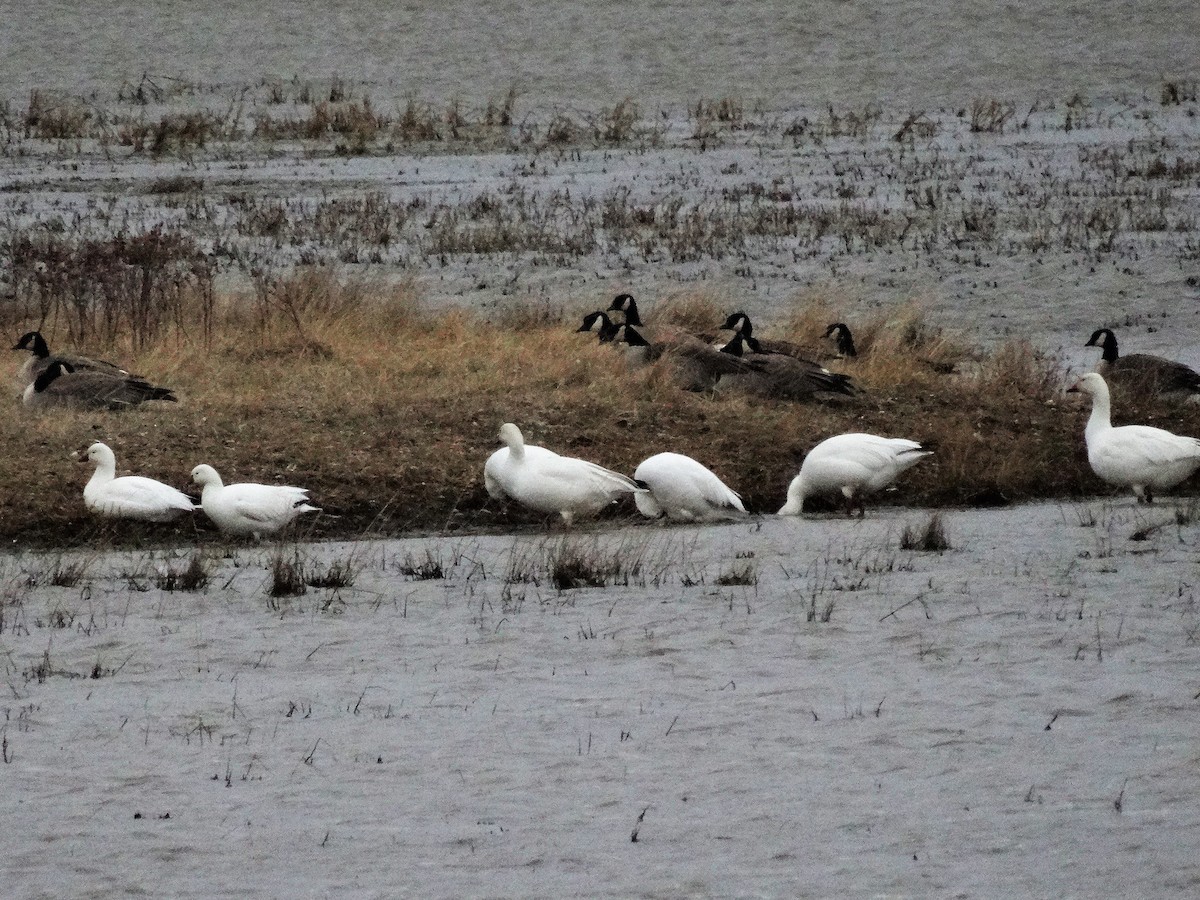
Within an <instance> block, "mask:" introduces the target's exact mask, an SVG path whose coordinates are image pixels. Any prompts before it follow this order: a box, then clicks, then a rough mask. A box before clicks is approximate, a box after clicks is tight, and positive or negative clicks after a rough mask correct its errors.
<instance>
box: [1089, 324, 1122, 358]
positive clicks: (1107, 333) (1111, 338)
mask: <svg viewBox="0 0 1200 900" xmlns="http://www.w3.org/2000/svg"><path fill="white" fill-rule="evenodd" d="M1083 346H1085V347H1099V348H1100V350H1101V353H1100V358H1101V359H1102V360H1104V361H1105V362H1106V363H1115V362H1116V361H1117V357H1118V354H1117V336H1116V335H1115V334H1113V333H1112V330H1111V329H1108V328H1097V329H1096V330H1095V331H1093V332H1092V336H1091V337H1090V338H1088V342H1087V343H1086V344H1084V345H1083Z"/></svg>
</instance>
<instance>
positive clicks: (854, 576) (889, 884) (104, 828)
mask: <svg viewBox="0 0 1200 900" xmlns="http://www.w3.org/2000/svg"><path fill="white" fill-rule="evenodd" d="M927 519H928V516H927V514H926V513H924V512H920V511H912V510H908V511H905V510H897V509H886V508H885V509H879V508H876V509H872V511H871V515H870V517H869V518H867V519H866V520H865V521H857V520H846V519H842V518H821V517H816V518H804V519H792V518H789V519H780V518H777V517H766V518H764V519H762V520H756V521H753V522H744V523H738V524H734V525H728V526H721V527H708V528H690V527H688V528H659V527H657V526H653V525H641V526H638V527H633V528H619V527H614V526H612V525H608V526H595V528H596V529H597V530H583V531H579V532H576V533H573V534H570V535H566V536H564V535H562V534H561V533H560V534H558V535H554V536H539V535H524V536H516V537H514V536H500V535H496V536H478V537H463V536H458V537H455V538H446V539H419V540H417V539H413V540H404V541H389V542H380V543H363V544H359V545H352V544H325V545H316V546H299V547H294V546H284V547H282V548H281V549H282V552H283V553H284V554H285V556H286V557H287V558H292V554H293V553H295V554H298V556H297V557H296V558H298V559H300V560H303V562H304V564H305V565H310V566H316V567H318V568H319V567H320V566H323V565H328V564H330V563H331V562H335V561H339V560H351V561H352V564H353V568H354V570H355V571H356V572H357V578H356V580H355V583H354V584H353V585H352V586H350V587H348V588H342V589H339V590H330V589H310V591H309V592H308V593H307V594H306V595H304V596H302V597H291V598H286V597H285V598H274V599H273V598H271V597H269V596H268V594H267V588H268V586H269V584H270V581H271V576H270V574H269V567H270V557H271V554H272V552H273V551H271V550H270V549H250V550H247V549H245V548H242V549H238V550H235V551H233V552H232V554H231V555H229V556H223V555H222V554H221V553H220V552H215V551H217V548H211V550H212V551H214V552H213V553H212V555H211V556H210V557H209V562H208V565H209V566H210V571H211V574H212V580H211V582H210V584H209V585H208V586H207V587H206V588H204V589H202V590H200V591H197V592H181V591H176V592H173V593H172V592H168V591H164V590H162V589H160V588H158V587H156V585H155V575H156V573H160V572H162V571H163V570H164V569H166V568H167V567H176V568H178V567H180V566H182V565H183V564H185V563H186V561H187V559H188V557H189V556H190V554H180V553H169V552H168V553H125V554H109V555H107V556H104V557H95V556H93V557H91V562H90V565H89V567H88V569H87V573H86V577H85V583H80V584H76V585H74V586H72V587H69V588H68V587H50V586H45V585H43V586H42V587H39V588H37V589H36V590H32V589H29V588H28V587H23V585H24V584H26V582H27V580H28V579H29V578H30V577H33V578H39V577H40V578H44V577H45V576H46V574H47V572H48V570H49V569H51V568H53V567H54V566H55V565H57V564H59V563H60V562H61V561H62V560H61V558H60V557H57V556H55V555H33V554H27V555H21V556H0V589H2V590H3V591H4V592H5V595H6V596H7V597H8V598H9V601H10V602H9V604H8V606H7V608H6V610H5V611H6V619H5V623H4V627H3V628H2V629H0V661H3V665H4V670H5V676H6V680H7V685H8V687H7V693H8V699H7V700H6V701H4V703H2V704H0V713H3V715H4V720H3V723H2V724H0V734H3V736H4V745H3V748H2V749H3V755H4V763H3V764H2V765H0V775H3V776H4V777H5V790H4V791H3V792H0V827H4V828H5V830H6V833H7V834H8V835H9V838H8V841H7V844H6V860H7V863H6V872H7V880H6V890H7V891H8V893H7V896H13V897H35V896H37V897H40V896H46V897H51V896H57V897H65V896H97V897H106V896H113V895H114V894H118V893H148V894H151V895H155V896H172V897H245V896H251V895H255V896H260V895H276V896H331V897H342V896H371V897H384V896H427V897H439V896H446V897H463V896H480V895H487V896H513V897H527V896H557V897H565V896H614V897H630V896H645V897H679V896H721V897H726V896H795V897H799V896H813V897H830V896H848V895H851V896H874V895H881V894H883V895H905V896H981V897H988V896H992V897H994V896H1064V895H1079V896H1105V895H1117V896H1158V897H1165V896H1194V894H1195V890H1196V886H1197V884H1200V865H1198V864H1197V860H1196V858H1195V853H1194V850H1193V848H1194V847H1195V841H1196V832H1197V830H1198V826H1197V823H1196V819H1195V815H1194V806H1195V804H1194V797H1195V795H1196V791H1197V790H1198V789H1200V772H1198V770H1197V767H1196V765H1195V747H1196V739H1197V727H1196V723H1195V717H1194V715H1193V714H1192V710H1193V709H1194V707H1195V703H1196V701H1195V698H1194V695H1195V693H1196V684H1195V681H1196V678H1195V673H1196V666H1197V663H1198V662H1200V644H1198V643H1197V641H1196V635H1197V633H1198V631H1200V611H1198V607H1197V605H1196V600H1195V597H1194V589H1193V587H1192V585H1193V583H1194V580H1195V579H1194V577H1193V575H1194V570H1195V554H1194V552H1193V550H1192V549H1191V548H1192V547H1193V546H1194V544H1195V540H1196V537H1197V531H1196V526H1195V525H1190V526H1183V527H1180V526H1177V525H1176V524H1175V523H1174V519H1173V517H1172V510H1171V508H1170V507H1169V506H1167V505H1164V506H1163V508H1160V509H1157V510H1154V511H1151V512H1146V511H1145V510H1144V509H1139V508H1135V507H1134V506H1133V505H1132V504H1131V503H1129V502H1128V501H1122V502H1118V503H1109V502H1094V503H1088V504H1071V505H1061V506H1060V505H1054V504H1048V505H1037V506H1022V507H1013V508H1011V509H1005V510H992V511H986V512H984V511H970V510H962V511H951V512H946V513H944V520H945V526H946V530H947V533H948V536H949V539H950V542H951V544H952V547H953V549H952V550H950V551H948V552H946V553H943V554H932V553H913V552H909V551H904V550H901V549H900V548H899V546H898V543H899V533H900V531H901V530H902V528H903V527H904V526H905V525H908V524H918V525H919V524H922V523H923V522H925V521H927ZM1135 533H1141V534H1142V536H1143V537H1144V539H1134V536H1135ZM570 547H573V548H575V549H574V551H572V552H576V553H579V554H581V555H582V556H583V557H585V558H590V559H593V560H595V561H598V562H599V563H600V564H601V565H602V566H609V565H611V563H608V562H605V561H607V560H612V559H614V558H615V559H620V560H623V561H624V565H625V571H626V572H627V573H629V577H628V578H627V579H626V578H622V577H614V578H611V579H610V583H609V584H607V586H605V587H591V588H580V589H571V590H562V591H560V590H556V589H555V588H554V587H553V586H552V585H551V583H550V582H549V581H548V580H547V579H546V577H545V574H546V572H547V567H548V564H549V560H551V559H553V558H556V557H559V558H561V556H562V554H564V553H565V552H566V550H567V548H570ZM430 559H433V560H436V561H438V562H439V563H440V565H441V567H442V568H443V570H444V571H443V574H444V577H442V578H435V579H429V580H423V581H422V580H415V579H414V578H413V577H412V576H411V575H406V574H404V572H405V569H406V567H407V568H408V569H410V570H411V569H412V568H413V567H414V564H417V565H420V564H423V563H424V562H426V561H428V560H430ZM633 561H636V562H637V563H638V568H637V569H636V570H634V569H633V567H632V562H633ZM610 571H611V570H610ZM738 571H741V572H749V573H750V576H752V577H747V576H745V575H743V576H741V577H738V578H730V577H729V575H730V573H734V572H738ZM731 582H732V583H731ZM739 582H740V583H739ZM810 610H814V611H815V614H814V615H813V616H812V617H811V618H810V615H809V612H810ZM826 611H828V615H827V616H826V615H825V613H826ZM826 618H827V621H822V619H826ZM35 810H36V812H35ZM634 834H636V835H637V840H636V841H634V840H632V839H631V838H632V836H633V835H634Z"/></svg>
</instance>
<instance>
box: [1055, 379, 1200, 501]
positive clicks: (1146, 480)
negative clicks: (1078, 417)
mask: <svg viewBox="0 0 1200 900" xmlns="http://www.w3.org/2000/svg"><path fill="white" fill-rule="evenodd" d="M1067 392H1068V393H1075V392H1079V393H1083V394H1088V395H1090V396H1091V398H1092V414H1091V415H1090V416H1089V417H1088V421H1087V425H1086V426H1085V427H1084V430H1083V437H1084V441H1085V442H1086V443H1087V454H1088V462H1089V463H1090V464H1091V467H1092V471H1093V472H1095V473H1096V474H1097V475H1098V476H1100V478H1101V479H1103V480H1104V481H1107V482H1108V483H1109V484H1112V485H1116V486H1117V487H1129V488H1133V493H1134V494H1135V495H1136V496H1137V498H1138V502H1139V503H1143V502H1144V503H1153V502H1154V491H1157V490H1160V489H1165V488H1172V487H1175V485H1177V484H1179V483H1180V482H1181V481H1183V480H1185V479H1186V478H1188V477H1189V476H1191V474H1192V473H1193V472H1195V471H1196V469H1197V468H1200V441H1198V440H1196V439H1195V438H1191V437H1183V436H1181V435H1178V434H1172V433H1171V432H1169V431H1164V430H1163V429H1161V428H1153V427H1151V426H1149V425H1122V426H1119V427H1116V428H1114V427H1113V424H1112V417H1111V410H1112V399H1111V396H1110V394H1109V390H1108V385H1107V384H1106V383H1105V381H1104V377H1103V376H1102V375H1100V374H1099V373H1097V372H1089V373H1088V374H1087V375H1084V376H1083V377H1082V378H1080V379H1079V380H1078V381H1077V382H1075V384H1074V385H1072V386H1071V387H1069V388H1067Z"/></svg>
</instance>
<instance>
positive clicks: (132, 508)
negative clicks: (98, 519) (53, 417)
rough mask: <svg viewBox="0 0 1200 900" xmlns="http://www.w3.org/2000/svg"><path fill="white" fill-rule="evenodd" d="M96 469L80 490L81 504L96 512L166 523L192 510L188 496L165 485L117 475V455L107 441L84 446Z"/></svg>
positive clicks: (102, 514)
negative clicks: (81, 494) (86, 447)
mask: <svg viewBox="0 0 1200 900" xmlns="http://www.w3.org/2000/svg"><path fill="white" fill-rule="evenodd" d="M87 458H88V459H89V460H91V462H93V463H95V465H96V471H95V472H93V473H92V477H91V479H89V480H88V483H87V485H86V486H85V487H84V489H83V504H84V506H86V507H87V508H88V509H90V510H91V511H92V512H94V513H96V514H97V515H101V516H105V517H107V518H112V519H138V520H140V521H143V522H170V521H171V520H173V519H177V518H179V517H180V516H182V515H184V514H185V513H189V512H191V511H192V510H193V509H195V508H196V507H195V505H194V504H193V503H192V499H191V498H190V497H189V496H188V495H187V494H185V493H184V492H183V491H179V490H176V489H175V488H173V487H171V486H170V485H169V484H163V483H162V482H161V481H155V480H154V479H153V478H144V477H142V476H141V475H123V476H121V477H120V478H118V477H117V457H116V455H115V454H114V453H113V451H112V448H110V447H109V446H108V445H107V444H102V443H99V442H97V443H95V444H92V446H90V447H88V451H87Z"/></svg>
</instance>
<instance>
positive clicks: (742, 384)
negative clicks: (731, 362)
mask: <svg viewBox="0 0 1200 900" xmlns="http://www.w3.org/2000/svg"><path fill="white" fill-rule="evenodd" d="M745 341H746V336H745V334H744V333H742V332H740V331H739V332H738V333H737V334H735V335H734V336H733V340H731V341H730V342H729V343H727V344H726V345H725V346H724V347H722V348H721V351H720V352H721V353H723V354H725V355H726V356H732V357H734V358H736V359H740V360H742V361H744V362H746V363H747V365H748V366H749V370H748V371H747V372H745V373H744V374H740V375H738V376H737V377H736V378H729V379H725V380H722V382H721V384H720V385H719V387H720V388H721V389H722V390H724V389H726V388H730V389H733V390H736V391H740V392H742V393H745V394H751V395H754V396H759V397H772V398H776V399H780V400H833V399H844V398H845V397H853V396H854V395H856V394H857V393H858V389H857V388H856V387H855V386H854V382H853V381H852V380H851V378H850V376H849V375H841V374H838V373H836V372H830V371H829V370H828V369H826V368H824V367H823V366H820V365H817V364H816V363H814V362H811V361H807V360H801V359H797V358H796V357H794V356H788V355H786V354H783V353H754V352H752V351H751V350H749V348H748V347H747V346H746V344H745Z"/></svg>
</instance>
